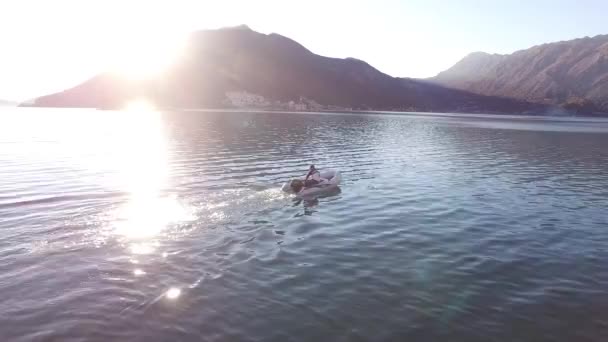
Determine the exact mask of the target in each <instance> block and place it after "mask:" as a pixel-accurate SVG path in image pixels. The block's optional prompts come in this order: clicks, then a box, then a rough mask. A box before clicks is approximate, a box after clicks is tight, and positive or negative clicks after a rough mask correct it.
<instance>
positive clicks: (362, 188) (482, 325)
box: [0, 109, 608, 341]
mask: <svg viewBox="0 0 608 342" xmlns="http://www.w3.org/2000/svg"><path fill="white" fill-rule="evenodd" d="M0 120H1V121H2V124H1V125H0V165H2V166H1V167H0V274H2V277H1V278H0V293H1V294H2V297H3V299H2V300H1V301H0V333H1V335H2V337H3V338H2V340H4V341H51V340H52V341H63V340H81V341H109V340H123V341H126V340H129V341H178V340H181V341H200V340H204V341H249V340H251V341H314V340H319V341H404V340H413V341H440V340H446V341H448V340H449V341H606V340H607V339H608V326H607V324H608V319H607V317H608V299H607V298H608V293H607V292H608V287H607V286H606V285H607V284H608V267H607V266H606V265H607V263H606V260H608V248H606V246H607V245H606V244H607V243H608V229H606V227H608V225H607V224H608V217H607V216H606V208H607V207H608V173H607V172H606V170H607V169H608V149H607V148H606V147H607V146H608V121H606V120H602V119H569V118H562V119H559V120H552V119H548V118H518V117H491V116H480V115H476V116H455V115H447V114H446V115H384V114H370V115H354V114H349V115H345V114H287V113H216V112H166V113H139V112H100V111H86V110H28V109H17V110H15V109H11V110H9V111H4V112H2V113H0ZM310 163H314V164H316V165H318V166H319V167H320V168H323V169H325V168H335V169H339V170H341V171H342V174H343V183H342V185H341V190H340V191H337V192H334V193H331V194H328V195H327V196H325V197H322V198H318V199H315V200H309V201H297V200H295V199H293V198H292V197H290V196H288V195H285V194H283V193H282V192H281V191H280V186H281V183H282V182H284V181H285V180H286V179H289V178H290V177H295V176H299V175H301V174H302V173H303V172H305V170H306V168H307V165H308V164H310Z"/></svg>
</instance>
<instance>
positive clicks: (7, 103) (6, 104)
mask: <svg viewBox="0 0 608 342" xmlns="http://www.w3.org/2000/svg"><path fill="white" fill-rule="evenodd" d="M17 104H18V103H17V102H12V101H6V100H0V107H14V106H16V105H17Z"/></svg>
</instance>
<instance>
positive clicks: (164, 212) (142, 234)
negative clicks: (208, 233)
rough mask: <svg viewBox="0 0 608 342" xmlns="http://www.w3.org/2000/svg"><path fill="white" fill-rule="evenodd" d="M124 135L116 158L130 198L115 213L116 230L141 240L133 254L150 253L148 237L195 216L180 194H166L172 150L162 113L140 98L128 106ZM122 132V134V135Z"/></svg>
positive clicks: (133, 246) (121, 179) (151, 248)
mask: <svg viewBox="0 0 608 342" xmlns="http://www.w3.org/2000/svg"><path fill="white" fill-rule="evenodd" d="M120 115H122V117H123V124H124V126H125V127H123V130H124V137H122V138H121V139H117V140H116V141H115V142H116V143H117V145H116V146H115V152H116V153H117V154H120V157H118V158H117V159H115V163H116V167H117V168H118V171H119V178H120V183H121V186H122V187H123V189H124V191H125V192H127V193H128V194H129V200H128V202H127V203H125V204H124V205H123V206H121V207H120V208H118V209H117V210H115V212H114V215H113V216H114V227H115V232H116V233H117V234H118V235H120V236H122V237H125V238H128V239H130V240H137V241H138V243H136V244H133V245H132V246H131V251H132V253H133V254H149V253H150V252H152V250H153V249H154V248H153V246H151V245H150V244H147V243H145V241H140V240H146V239H150V238H152V237H156V236H158V234H159V233H160V232H161V231H162V230H164V229H165V228H167V227H168V226H169V225H170V224H172V223H175V222H182V221H188V220H190V219H191V214H190V212H189V211H188V210H187V209H186V207H184V206H183V205H182V204H181V203H180V202H179V200H178V198H177V196H175V195H172V194H170V193H166V189H167V187H168V180H169V164H170V161H169V151H168V146H167V138H166V135H165V131H164V125H163V120H162V115H161V113H160V112H158V111H156V110H155V109H154V107H153V106H152V105H151V104H150V103H148V102H146V101H144V100H138V101H134V102H132V103H130V104H129V105H127V106H126V109H125V110H124V111H123V112H122V113H120ZM121 135H122V134H121Z"/></svg>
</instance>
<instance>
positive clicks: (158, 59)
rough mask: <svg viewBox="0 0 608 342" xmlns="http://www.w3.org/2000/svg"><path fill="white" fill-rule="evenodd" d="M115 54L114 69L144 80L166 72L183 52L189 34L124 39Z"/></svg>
mask: <svg viewBox="0 0 608 342" xmlns="http://www.w3.org/2000/svg"><path fill="white" fill-rule="evenodd" d="M121 45H122V47H121V48H120V49H119V51H118V52H117V53H116V54H114V55H115V57H114V61H113V63H111V64H112V65H111V69H112V71H114V72H116V73H118V74H120V75H121V76H123V77H126V78H128V79H132V80H144V79H148V78H153V77H156V76H158V75H159V74H162V73H163V72H164V71H166V70H167V69H168V68H169V67H171V65H173V64H174V63H175V62H176V61H177V59H178V58H179V57H180V56H181V54H182V52H183V49H184V46H185V37H182V36H180V35H177V34H175V35H162V34H151V33H147V34H142V35H138V36H136V37H133V38H131V39H124V42H123V43H122V44H121Z"/></svg>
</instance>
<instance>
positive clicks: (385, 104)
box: [34, 26, 544, 113]
mask: <svg viewBox="0 0 608 342" xmlns="http://www.w3.org/2000/svg"><path fill="white" fill-rule="evenodd" d="M184 56H185V57H183V58H182V59H181V60H180V61H178V62H177V63H176V64H175V66H174V67H173V68H172V69H170V70H168V71H167V72H165V73H164V74H163V75H162V77H158V78H157V79H155V80H151V81H147V82H128V81H126V80H124V79H121V78H120V77H117V76H115V75H111V74H107V73H106V74H100V75H97V76H95V77H93V78H91V79H90V80H89V81H87V82H84V83H83V84H80V85H78V86H76V87H74V88H71V89H68V90H66V91H63V92H61V93H57V94H52V95H48V96H43V97H40V98H38V99H37V100H36V101H35V104H34V105H36V106H53V107H57V106H59V107H62V106H66V107H97V108H120V107H121V106H123V105H124V104H125V103H126V102H128V101H129V100H131V99H133V98H137V97H146V98H148V99H150V100H152V101H153V102H155V103H156V104H157V105H158V106H163V107H169V108H201V107H207V108H209V107H211V108H214V107H215V108H217V107H234V106H237V107H239V106H240V107H243V106H244V107H247V106H250V107H262V108H268V109H273V108H283V107H284V106H286V105H291V106H293V105H294V104H295V105H296V107H295V108H303V107H298V104H304V105H305V106H307V107H305V108H307V109H311V108H312V109H327V108H334V107H337V108H352V109H374V110H418V111H454V112H496V113H502V112H505V113H513V112H518V113H519V112H529V111H539V110H544V107H542V106H538V105H534V104H530V103H526V102H524V101H519V100H511V99H502V98H497V97H489V96H480V95H476V94H472V93H470V92H466V91H461V90H452V89H447V88H445V87H443V86H439V85H436V84H432V83H429V82H426V81H421V80H414V79H401V78H395V77H391V76H389V75H386V74H384V73H382V72H380V71H378V70H376V69H375V68H373V67H372V66H370V65H369V64H367V63H365V62H363V61H361V60H357V59H354V58H346V59H339V58H328V57H323V56H319V55H316V54H314V53H312V52H311V51H309V50H307V49H306V48H305V47H303V46H302V45H300V44H298V43H297V42H295V41H293V40H291V39H289V38H286V37H283V36H280V35H278V34H269V35H265V34H261V33H258V32H255V31H253V30H251V29H249V28H248V27H246V26H240V27H236V28H226V29H220V30H205V31H198V32H195V33H193V34H192V35H191V38H190V44H189V45H188V50H187V51H186V53H185V54H184Z"/></svg>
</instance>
